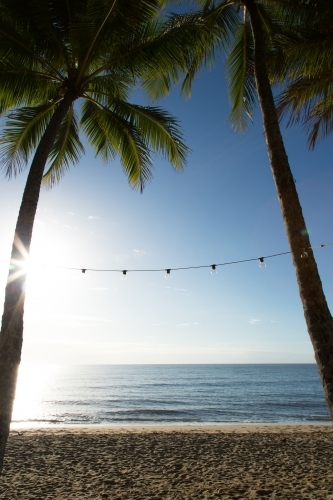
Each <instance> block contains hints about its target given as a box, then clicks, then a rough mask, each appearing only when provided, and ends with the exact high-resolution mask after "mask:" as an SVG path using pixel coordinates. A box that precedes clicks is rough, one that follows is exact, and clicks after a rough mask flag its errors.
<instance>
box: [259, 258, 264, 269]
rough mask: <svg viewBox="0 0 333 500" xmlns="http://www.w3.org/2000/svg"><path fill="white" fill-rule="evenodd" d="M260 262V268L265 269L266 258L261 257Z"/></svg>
mask: <svg viewBox="0 0 333 500" xmlns="http://www.w3.org/2000/svg"><path fill="white" fill-rule="evenodd" d="M258 260H259V267H260V269H265V267H266V264H265V261H264V258H263V257H260V258H259V259H258Z"/></svg>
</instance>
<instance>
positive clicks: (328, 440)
mask: <svg viewBox="0 0 333 500" xmlns="http://www.w3.org/2000/svg"><path fill="white" fill-rule="evenodd" d="M259 498H262V499H281V500H285V499H292V500H303V499H309V500H313V499H325V500H333V427H332V426H330V425H329V426H324V425H323V426H317V425H310V426H291V425H285V426H275V425H274V426H272V425H267V426H263V425H260V426H259V425H258V426H242V425H239V426H200V427H194V426H177V427H176V426H175V427H170V426H167V427H161V426H159V427H121V428H120V427H85V428H84V427H82V428H70V429H69V428H58V427H56V428H55V427H53V428H44V429H27V430H13V431H12V432H11V434H10V438H9V442H8V446H7V453H6V459H5V464H4V471H3V476H2V477H1V478H0V499H1V500H51V499H52V500H88V499H94V500H102V499H105V500H125V499H126V500H132V499H133V500H134V499H135V500H146V499H149V500H164V499H166V500H169V499H170V500H171V499H177V500H178V499H179V500H208V499H209V500H213V499H214V500H215V499H219V500H220V499H221V500H222V499H223V500H230V499H259Z"/></svg>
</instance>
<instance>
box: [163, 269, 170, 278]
mask: <svg viewBox="0 0 333 500" xmlns="http://www.w3.org/2000/svg"><path fill="white" fill-rule="evenodd" d="M164 277H165V279H166V280H168V279H170V278H171V269H166V270H165V276H164Z"/></svg>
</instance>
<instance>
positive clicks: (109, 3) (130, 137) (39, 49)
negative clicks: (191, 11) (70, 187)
mask: <svg viewBox="0 0 333 500" xmlns="http://www.w3.org/2000/svg"><path fill="white" fill-rule="evenodd" d="M167 3H168V2H167V0H126V1H125V0H75V1H74V0H71V1H67V2H63V1H59V0H38V2H37V1H36V0H29V1H27V2H24V3H22V2H21V0H2V1H1V2H0V12H1V16H0V111H1V113H2V114H3V115H4V118H5V120H6V121H5V126H4V129H3V132H2V135H1V138H0V143H1V160H2V167H3V168H4V169H5V172H6V175H7V176H8V177H10V176H12V175H16V174H17V173H18V172H20V171H21V170H23V168H24V167H25V166H26V165H27V164H28V162H29V158H30V157H31V156H32V155H33V159H32V162H31V165H30V169H29V173H28V177H27V182H26V186H25V189H24V194H23V198H22V203H21V207H20V211H19V215H18V219H17V225H16V229H15V236H14V242H13V247H12V254H11V268H10V271H9V276H8V281H7V286H6V294H5V304H4V312H3V317H2V328H1V334H0V472H1V470H2V463H3V457H4V453H5V447H6V442H7V438H8V434H9V427H10V421H11V414H12V407H13V402H14V397H15V387H16V379H17V371H18V367H19V363H20V358H21V348H22V339H23V314H24V284H25V274H24V273H23V272H22V270H21V269H20V264H21V263H22V260H23V257H25V256H26V255H27V254H28V253H29V248H30V242H31V236H32V230H33V224H34V218H35V213H36V209H37V204H38V198H39V193H40V189H41V185H42V184H44V185H45V186H46V187H52V186H53V185H55V184H56V183H57V182H58V181H59V180H60V179H61V178H62V176H63V175H64V174H65V172H66V170H67V169H68V168H69V167H70V165H71V164H75V163H77V162H78V161H79V159H80V156H81V155H82V154H83V152H84V147H83V144H82V142H81V140H80V137H79V130H81V131H82V132H83V133H84V134H85V136H86V139H87V142H88V143H89V144H90V146H91V147H92V148H93V149H94V151H95V153H96V156H97V157H99V158H101V159H102V160H104V161H109V160H112V159H113V158H114V157H115V156H116V155H118V156H119V157H120V160H121V163H122V167H123V170H124V172H125V174H126V176H127V178H128V181H129V184H130V185H131V186H132V187H133V188H138V189H140V190H142V189H143V188H144V186H145V183H146V182H147V181H149V180H150V178H151V167H152V159H151V154H150V151H151V150H152V151H154V152H157V153H161V154H163V155H164V156H165V157H166V158H167V159H168V160H169V161H170V163H171V164H172V166H173V167H174V169H176V170H181V169H182V167H183V165H184V162H185V157H186V153H187V148H186V146H185V145H184V143H183V142H182V135H181V132H180V129H179V126H178V123H177V122H176V120H175V119H174V118H173V117H172V116H171V115H170V114H169V113H167V112H166V111H163V110H162V109H160V108H157V107H147V106H140V105H136V104H132V103H131V102H130V101H129V98H130V95H131V92H132V91H133V90H134V89H135V88H136V85H137V84H138V82H139V81H140V78H141V76H142V74H143V73H144V71H147V69H148V68H149V70H150V71H151V72H152V73H153V74H158V73H159V72H161V73H163V72H165V71H166V70H168V72H169V74H170V75H171V77H170V78H171V79H169V83H170V82H171V81H172V80H174V79H177V78H178V73H179V71H181V70H184V68H185V66H186V53H185V52H186V51H185V49H183V47H185V41H186V43H187V47H188V49H187V50H189V47H191V46H194V45H195V44H194V41H196V43H197V44H198V45H199V46H200V43H202V44H206V43H207V40H211V41H212V40H213V39H215V38H216V37H217V36H218V30H215V29H214V27H212V28H210V27H209V26H208V27H207V28H205V27H204V26H202V21H201V19H200V17H197V19H195V16H191V15H190V16H186V15H184V16H180V17H177V18H176V19H174V18H173V17H172V16H171V15H170V16H168V15H164V17H163V18H162V19H160V18H159V17H158V16H159V13H160V11H161V9H162V7H165V6H166V5H167ZM199 28H200V32H199V33H198V29H199ZM165 84H166V82H165ZM78 117H79V118H78ZM45 167H47V169H46V171H45Z"/></svg>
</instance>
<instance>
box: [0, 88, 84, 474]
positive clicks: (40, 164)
mask: <svg viewBox="0 0 333 500" xmlns="http://www.w3.org/2000/svg"><path fill="white" fill-rule="evenodd" d="M74 99H75V97H73V95H71V94H70V93H67V94H66V95H65V97H64V99H63V100H62V101H61V102H60V104H59V106H58V108H57V109H56V111H55V112H54V114H53V116H52V118H51V120H50V123H49V124H48V126H47V128H46V130H45V133H44V135H43V137H42V139H41V141H40V143H39V145H38V147H37V149H36V152H35V156H34V158H33V161H32V163H31V167H30V170H29V174H28V178H27V182H26V185H25V189H24V193H23V198H22V202H21V207H20V211H19V215H18V219H17V223H16V229H15V235H14V242H13V247H12V253H11V266H10V270H9V275H8V280H7V286H6V292H5V303H4V310H3V316H2V326H1V332H0V474H1V471H2V466H3V459H4V455H5V449H6V443H7V438H8V435H9V428H10V422H11V417H12V411H13V404H14V399H15V389H16V381H17V373H18V368H19V364H20V360H21V350H22V342H23V314H24V298H25V292H24V288H25V282H26V275H25V274H20V273H19V271H20V269H21V266H19V265H17V261H21V262H22V261H23V260H24V257H25V256H26V255H27V254H28V253H29V250H30V243H31V237H32V230H33V225H34V220H35V214H36V210H37V204H38V199H39V193H40V189H41V183H42V178H43V173H44V168H45V165H46V162H47V159H48V156H49V154H50V151H51V149H52V146H53V144H54V141H55V139H56V136H57V133H58V131H59V128H60V125H61V123H62V121H63V119H64V117H65V116H66V114H67V112H68V110H69V109H70V107H71V105H72V103H73V101H74ZM22 249H23V250H22ZM16 273H17V276H16Z"/></svg>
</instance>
